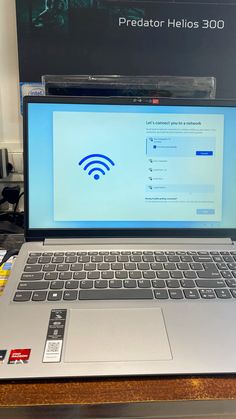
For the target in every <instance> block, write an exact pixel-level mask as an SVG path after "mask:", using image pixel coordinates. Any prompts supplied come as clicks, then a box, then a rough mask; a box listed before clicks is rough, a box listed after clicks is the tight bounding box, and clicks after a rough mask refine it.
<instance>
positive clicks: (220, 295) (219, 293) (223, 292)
mask: <svg viewBox="0 0 236 419" xmlns="http://www.w3.org/2000/svg"><path fill="white" fill-rule="evenodd" d="M215 293H216V295H217V297H218V298H222V299H227V298H232V296H231V294H230V292H229V290H227V289H226V290H222V289H216V290H215Z"/></svg>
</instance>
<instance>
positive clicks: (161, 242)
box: [44, 237, 234, 247]
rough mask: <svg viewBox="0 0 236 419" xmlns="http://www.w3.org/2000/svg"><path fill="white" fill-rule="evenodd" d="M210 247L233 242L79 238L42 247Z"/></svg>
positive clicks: (55, 241)
mask: <svg viewBox="0 0 236 419" xmlns="http://www.w3.org/2000/svg"><path fill="white" fill-rule="evenodd" d="M99 244H100V245H109V244H111V245H119V247H120V246H122V245H123V244H124V245H136V246H140V245H142V244H144V245H157V246H158V245H167V246H171V245H175V246H176V245H182V246H183V245H196V246H198V245H199V246H200V245H205V246H206V245H207V246H209V245H212V246H230V245H231V246H232V245H234V242H233V241H232V239H231V238H230V237H227V238H226V237H224V238H222V237H220V238H219V237H215V238H191V237H189V238H182V237H172V238H167V237H164V238H163V237H162V238H160V237H158V238H153V237H152V238H130V237H122V238H121V237H119V238H110V237H104V238H101V237H96V238H81V239H45V240H44V246H66V245H67V246H76V245H99Z"/></svg>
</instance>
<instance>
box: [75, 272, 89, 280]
mask: <svg viewBox="0 0 236 419" xmlns="http://www.w3.org/2000/svg"><path fill="white" fill-rule="evenodd" d="M85 278H86V273H85V272H74V273H73V279H85Z"/></svg>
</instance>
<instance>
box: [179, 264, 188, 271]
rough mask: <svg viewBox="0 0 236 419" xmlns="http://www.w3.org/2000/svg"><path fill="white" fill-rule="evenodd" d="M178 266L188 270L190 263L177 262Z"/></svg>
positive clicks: (180, 268) (182, 269)
mask: <svg viewBox="0 0 236 419" xmlns="http://www.w3.org/2000/svg"><path fill="white" fill-rule="evenodd" d="M177 268H178V269H179V270H180V271H188V270H189V265H188V263H185V262H180V263H177Z"/></svg>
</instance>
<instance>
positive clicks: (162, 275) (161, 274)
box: [156, 271, 170, 279]
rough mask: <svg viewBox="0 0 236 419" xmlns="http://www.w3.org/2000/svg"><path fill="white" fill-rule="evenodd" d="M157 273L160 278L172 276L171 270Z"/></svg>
mask: <svg viewBox="0 0 236 419" xmlns="http://www.w3.org/2000/svg"><path fill="white" fill-rule="evenodd" d="M156 275H157V278H159V279H168V278H169V277H170V275H169V272H167V271H161V272H157V273H156Z"/></svg>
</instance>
